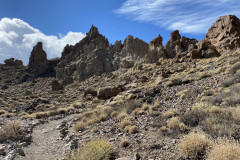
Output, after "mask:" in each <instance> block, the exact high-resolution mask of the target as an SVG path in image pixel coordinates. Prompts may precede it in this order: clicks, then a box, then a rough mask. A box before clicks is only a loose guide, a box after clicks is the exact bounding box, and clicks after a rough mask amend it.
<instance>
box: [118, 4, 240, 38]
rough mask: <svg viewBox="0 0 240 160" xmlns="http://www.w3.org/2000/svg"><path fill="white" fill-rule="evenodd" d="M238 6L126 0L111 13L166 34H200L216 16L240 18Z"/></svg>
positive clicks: (204, 31)
mask: <svg viewBox="0 0 240 160" xmlns="http://www.w3.org/2000/svg"><path fill="white" fill-rule="evenodd" d="M239 6H240V1H239V0H127V1H125V2H124V3H123V4H122V6H121V7H120V8H119V9H117V10H115V13H117V14H119V15H126V16H128V18H130V19H132V20H135V21H139V22H151V23H154V24H156V25H158V26H161V27H163V28H166V29H168V30H175V29H179V30H180V31H181V32H183V33H193V34H201V33H206V32H207V29H208V28H209V27H210V26H211V25H212V24H213V23H214V22H215V21H216V19H217V18H218V17H219V16H223V15H228V14H234V15H236V16H240V9H239Z"/></svg>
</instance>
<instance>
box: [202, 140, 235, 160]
mask: <svg viewBox="0 0 240 160" xmlns="http://www.w3.org/2000/svg"><path fill="white" fill-rule="evenodd" d="M239 158H240V144H239V143H238V142H237V141H233V140H232V141H230V140H227V139H226V138H223V139H218V141H217V143H216V144H214V145H213V147H212V149H211V150H210V151H209V152H208V156H207V160H239Z"/></svg>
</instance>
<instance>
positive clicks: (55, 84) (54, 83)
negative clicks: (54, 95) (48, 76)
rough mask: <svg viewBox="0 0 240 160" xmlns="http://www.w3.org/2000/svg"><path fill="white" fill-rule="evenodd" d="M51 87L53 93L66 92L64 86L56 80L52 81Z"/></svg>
mask: <svg viewBox="0 0 240 160" xmlns="http://www.w3.org/2000/svg"><path fill="white" fill-rule="evenodd" d="M51 85H52V90H53V91H58V90H64V87H63V85H61V84H60V83H59V82H58V80H56V79H55V80H53V81H52V83H51Z"/></svg>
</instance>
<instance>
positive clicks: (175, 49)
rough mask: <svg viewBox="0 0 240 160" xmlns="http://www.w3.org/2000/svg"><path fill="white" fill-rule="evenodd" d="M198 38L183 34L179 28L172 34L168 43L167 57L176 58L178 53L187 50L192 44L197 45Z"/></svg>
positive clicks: (166, 47)
mask: <svg viewBox="0 0 240 160" xmlns="http://www.w3.org/2000/svg"><path fill="white" fill-rule="evenodd" d="M196 43H197V40H196V39H189V38H187V37H184V36H181V35H180V34H179V31H178V30H175V31H173V32H172V33H171V35H170V40H169V41H168V42H167V43H166V46H165V49H166V56H167V58H174V57H176V55H178V54H180V53H183V52H186V51H187V50H188V48H189V46H190V45H195V44H196Z"/></svg>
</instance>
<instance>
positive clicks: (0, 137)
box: [0, 120, 25, 142]
mask: <svg viewBox="0 0 240 160" xmlns="http://www.w3.org/2000/svg"><path fill="white" fill-rule="evenodd" d="M24 133H25V132H24V129H23V128H22V127H21V126H20V122H19V121H18V120H14V121H10V122H8V123H6V124H5V125H3V126H2V128H0V142H5V141H7V140H12V141H14V140H19V139H21V138H22V137H23V135H24Z"/></svg>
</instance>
